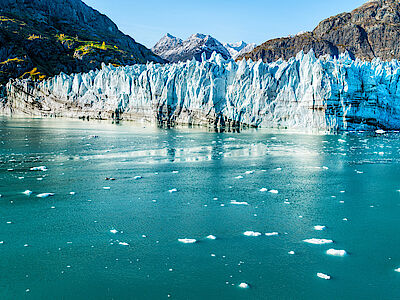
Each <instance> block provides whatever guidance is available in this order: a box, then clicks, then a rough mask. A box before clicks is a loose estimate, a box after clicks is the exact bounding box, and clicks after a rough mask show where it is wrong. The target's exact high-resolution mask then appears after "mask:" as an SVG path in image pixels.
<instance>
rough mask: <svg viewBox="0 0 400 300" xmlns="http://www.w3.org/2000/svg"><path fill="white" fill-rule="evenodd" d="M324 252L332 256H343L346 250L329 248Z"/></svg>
mask: <svg viewBox="0 0 400 300" xmlns="http://www.w3.org/2000/svg"><path fill="white" fill-rule="evenodd" d="M326 254H328V255H333V256H345V255H346V254H347V252H346V250H335V249H329V250H328V251H326Z"/></svg>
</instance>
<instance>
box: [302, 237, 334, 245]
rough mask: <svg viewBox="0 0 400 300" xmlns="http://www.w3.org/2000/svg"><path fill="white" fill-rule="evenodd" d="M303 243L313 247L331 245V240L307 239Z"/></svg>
mask: <svg viewBox="0 0 400 300" xmlns="http://www.w3.org/2000/svg"><path fill="white" fill-rule="evenodd" d="M303 242H305V243H308V244H314V245H325V244H332V243H333V241H332V240H327V239H315V238H313V239H307V240H304V241H303Z"/></svg>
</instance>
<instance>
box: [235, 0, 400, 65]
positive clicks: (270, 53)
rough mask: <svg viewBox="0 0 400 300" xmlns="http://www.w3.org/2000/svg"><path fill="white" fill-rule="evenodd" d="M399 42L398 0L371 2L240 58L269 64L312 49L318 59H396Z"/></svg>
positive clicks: (399, 46) (399, 51)
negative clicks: (325, 57)
mask: <svg viewBox="0 0 400 300" xmlns="http://www.w3.org/2000/svg"><path fill="white" fill-rule="evenodd" d="M399 41H400V1H398V0H370V1H367V2H366V3H365V4H364V5H362V6H361V7H359V8H357V9H355V10H353V11H352V12H350V13H342V14H339V15H337V16H334V17H331V18H328V19H326V20H323V21H322V22H321V23H320V24H319V25H318V26H317V27H316V28H315V29H314V30H313V31H312V32H305V33H301V34H297V35H296V36H292V37H285V38H278V39H273V40H270V41H267V42H265V43H264V44H262V45H260V46H258V47H257V48H256V49H254V51H252V52H250V53H248V54H245V55H241V56H240V58H251V59H252V60H259V59H262V60H263V61H264V62H272V61H276V60H278V59H280V58H282V59H284V60H288V59H289V58H291V57H294V56H296V54H297V53H299V52H300V51H301V50H303V51H304V52H306V53H307V52H308V51H310V50H311V49H313V50H314V52H315V54H316V56H317V57H319V56H321V55H325V54H329V55H331V56H335V57H337V56H338V55H339V54H340V53H343V52H346V51H348V52H349V54H350V56H352V57H353V58H360V59H362V60H372V59H373V58H375V57H379V58H381V59H383V60H392V59H398V60H399V59H400V43H399Z"/></svg>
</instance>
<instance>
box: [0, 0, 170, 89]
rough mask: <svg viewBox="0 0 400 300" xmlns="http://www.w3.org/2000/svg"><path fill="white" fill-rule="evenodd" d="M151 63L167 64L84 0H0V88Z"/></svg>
mask: <svg viewBox="0 0 400 300" xmlns="http://www.w3.org/2000/svg"><path fill="white" fill-rule="evenodd" d="M147 61H156V62H163V60H162V59H161V58H159V57H157V56H156V55H154V54H153V53H152V52H151V51H150V50H149V49H147V48H146V47H144V46H143V45H141V44H139V43H137V42H136V41H135V40H134V39H132V38H131V37H129V36H127V35H125V34H123V33H122V32H121V31H120V30H119V29H118V27H117V26H116V25H115V24H114V23H113V22H112V21H111V20H110V19H109V18H108V17H106V16H105V15H102V14H100V13H99V12H98V11H96V10H94V9H92V8H91V7H89V6H87V5H86V4H84V3H83V2H82V1H80V0H68V1H65V0H30V1H29V0H28V1H20V0H0V84H4V83H6V82H7V81H8V79H9V78H32V79H34V80H38V79H43V78H46V77H48V76H54V75H56V74H59V73H60V72H65V73H72V72H87V71H89V70H93V69H96V68H100V67H101V63H102V62H105V63H107V64H109V63H111V64H114V65H131V64H135V63H145V62H147Z"/></svg>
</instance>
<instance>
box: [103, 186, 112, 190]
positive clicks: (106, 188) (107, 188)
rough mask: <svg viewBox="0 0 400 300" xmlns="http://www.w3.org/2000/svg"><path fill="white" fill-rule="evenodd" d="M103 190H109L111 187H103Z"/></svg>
mask: <svg viewBox="0 0 400 300" xmlns="http://www.w3.org/2000/svg"><path fill="white" fill-rule="evenodd" d="M103 190H111V187H109V186H104V187H103Z"/></svg>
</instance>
